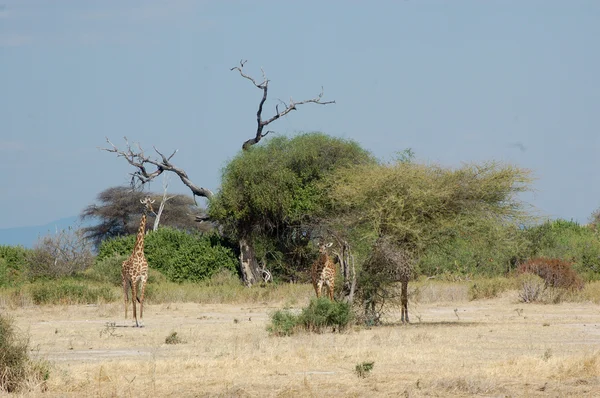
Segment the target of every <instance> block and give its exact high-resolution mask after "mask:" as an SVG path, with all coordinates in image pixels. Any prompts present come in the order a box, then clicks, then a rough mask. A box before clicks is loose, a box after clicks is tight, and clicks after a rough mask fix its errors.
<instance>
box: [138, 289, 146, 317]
mask: <svg viewBox="0 0 600 398" xmlns="http://www.w3.org/2000/svg"><path fill="white" fill-rule="evenodd" d="M140 284H141V285H142V286H141V289H140V290H141V291H140V298H139V302H140V325H141V326H143V325H144V324H143V322H142V321H143V319H144V292H145V291H146V278H142V281H141V282H140Z"/></svg>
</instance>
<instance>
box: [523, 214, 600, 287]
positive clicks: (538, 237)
mask: <svg viewBox="0 0 600 398" xmlns="http://www.w3.org/2000/svg"><path fill="white" fill-rule="evenodd" d="M524 234H525V236H526V237H527V239H528V240H529V241H530V242H531V248H530V251H529V255H528V256H527V257H528V258H535V257H546V258H556V259H561V260H564V261H569V262H572V263H573V270H574V271H575V272H576V273H577V274H579V275H581V276H582V277H583V278H585V279H586V280H600V235H599V234H598V233H596V232H594V230H593V229H592V228H588V227H585V226H581V225H579V224H578V223H576V222H574V221H566V220H560V219H559V220H554V221H547V222H545V223H543V224H540V225H537V226H535V227H531V228H528V229H526V230H525V231H524Z"/></svg>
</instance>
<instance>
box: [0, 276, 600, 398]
mask: <svg viewBox="0 0 600 398" xmlns="http://www.w3.org/2000/svg"><path fill="white" fill-rule="evenodd" d="M417 287H420V288H421V289H420V290H419V292H420V293H419V294H420V296H419V299H420V300H419V302H418V303H416V304H413V305H412V308H411V309H410V310H412V311H413V314H418V315H419V319H417V318H416V317H415V316H413V318H412V320H413V324H411V325H408V326H383V327H378V328H372V329H365V328H362V327H355V328H353V329H351V330H349V331H347V332H345V333H341V334H340V333H335V334H333V333H331V334H327V333H326V334H318V335H316V334H299V335H294V336H291V337H271V336H269V334H268V333H267V331H266V330H265V329H266V325H267V323H268V314H269V313H271V312H272V311H274V310H275V309H278V308H280V306H281V305H282V304H283V303H284V302H285V301H286V300H279V299H280V298H279V297H275V298H274V300H273V301H271V302H264V303H261V302H252V303H251V304H197V303H189V302H181V303H180V302H175V303H163V304H149V305H147V307H146V311H145V314H144V315H145V316H144V318H145V324H146V327H144V328H139V329H138V328H134V327H131V326H132V321H131V320H127V321H125V320H123V319H122V318H123V308H122V304H121V303H108V304H99V305H89V306H82V305H77V306H42V307H35V306H28V307H17V308H14V309H11V310H8V309H7V308H2V311H8V312H10V313H11V315H12V316H13V317H14V319H15V321H16V324H17V325H18V326H20V327H21V328H22V329H23V330H27V331H29V334H30V336H31V344H32V345H33V346H35V347H36V348H38V349H39V355H42V356H43V357H44V358H47V359H48V360H49V361H50V362H51V363H52V364H53V365H52V373H51V376H50V379H49V380H48V382H47V387H48V391H47V392H45V393H42V392H39V391H32V392H31V393H30V394H29V396H38V395H39V396H44V397H70V396H72V397H79V396H98V397H105V396H111V397H113V396H116V397H122V396H163V397H189V396H226V397H229V396H235V397H258V396H260V397H263V396H264V397H309V396H327V395H333V396H349V397H362V396H390V397H397V396H410V397H421V396H444V397H446V396H449V397H467V396H473V395H476V396H532V397H536V396H539V397H545V396H573V397H593V396H599V395H600V350H599V347H600V309H599V308H598V306H597V305H596V304H594V303H590V302H569V303H561V304H558V305H544V304H522V303H519V302H518V295H517V292H516V291H509V292H506V293H505V294H503V295H501V297H499V298H494V299H490V300H476V301H469V300H468V285H467V284H464V285H463V284H429V285H427V287H426V288H424V286H419V285H418V284H416V285H415V288H417ZM592 290H593V291H595V289H592ZM302 291H303V290H302ZM307 291H308V292H309V291H310V289H309V287H308V288H307ZM298 301H299V302H298V305H305V304H306V302H307V301H308V300H307V299H305V298H303V297H301V298H299V299H298ZM173 332H176V333H177V336H179V337H180V338H181V341H182V343H180V344H166V343H165V337H167V336H169V335H171V334H172V333H173ZM365 362H369V363H370V362H373V363H374V366H373V370H372V371H371V372H369V376H368V377H364V378H363V377H358V376H357V375H356V365H357V364H361V363H365Z"/></svg>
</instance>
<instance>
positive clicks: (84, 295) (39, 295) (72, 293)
mask: <svg viewBox="0 0 600 398" xmlns="http://www.w3.org/2000/svg"><path fill="white" fill-rule="evenodd" d="M30 294H31V299H32V300H33V302H34V304H38V305H39V304H96V303H98V302H99V301H102V302H111V301H113V300H115V299H116V297H115V294H114V291H113V290H112V289H111V288H110V287H109V286H106V285H100V286H92V285H90V284H89V283H82V282H77V281H75V280H70V279H60V280H52V281H41V282H37V283H34V284H32V285H31V286H30Z"/></svg>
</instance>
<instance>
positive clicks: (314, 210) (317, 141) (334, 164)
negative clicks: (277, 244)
mask: <svg viewBox="0 0 600 398" xmlns="http://www.w3.org/2000/svg"><path fill="white" fill-rule="evenodd" d="M374 163H375V160H374V158H373V157H372V156H371V154H370V153H369V152H367V151H366V150H364V149H362V148H361V147H360V146H359V145H358V144H357V143H356V142H354V141H350V140H345V139H341V138H335V137H330V136H328V135H325V134H321V133H306V134H300V135H297V136H294V137H292V138H288V137H284V136H279V137H273V138H271V139H270V140H268V141H267V142H266V145H260V146H258V145H257V146H253V147H251V148H250V149H249V150H246V151H242V152H240V153H239V154H238V155H237V156H236V157H235V158H233V159H232V160H231V162H229V164H228V165H227V166H226V167H225V169H224V170H223V174H222V185H221V190H220V191H219V192H218V193H217V195H215V197H214V198H213V199H212V200H211V202H210V205H209V214H210V216H211V218H213V219H215V220H217V221H218V222H219V223H220V224H221V225H222V226H224V227H225V230H226V231H227V232H229V233H230V234H232V235H235V236H240V235H242V234H244V235H250V234H251V235H265V234H266V235H273V234H277V235H280V234H284V233H285V232H286V229H287V228H289V227H291V226H294V225H299V224H301V223H306V222H310V220H311V219H312V217H314V216H315V215H316V214H318V213H320V212H321V211H322V210H323V204H324V203H325V202H326V200H325V196H326V194H327V192H326V191H325V185H323V184H321V183H320V182H321V181H323V180H324V179H325V177H326V176H328V175H330V174H331V173H333V172H334V171H336V170H340V169H343V168H346V167H350V166H358V165H364V164H374Z"/></svg>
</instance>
